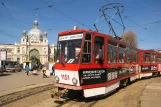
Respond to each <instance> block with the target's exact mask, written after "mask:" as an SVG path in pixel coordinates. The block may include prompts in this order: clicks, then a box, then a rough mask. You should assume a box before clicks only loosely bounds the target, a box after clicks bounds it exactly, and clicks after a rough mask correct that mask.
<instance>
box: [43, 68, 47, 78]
mask: <svg viewBox="0 0 161 107" xmlns="http://www.w3.org/2000/svg"><path fill="white" fill-rule="evenodd" d="M42 72H43V78H45V77H46V78H47V75H46V67H45V65H44V67H43V68H42Z"/></svg>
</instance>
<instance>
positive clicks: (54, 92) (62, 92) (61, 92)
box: [51, 87, 68, 99]
mask: <svg viewBox="0 0 161 107" xmlns="http://www.w3.org/2000/svg"><path fill="white" fill-rule="evenodd" d="M67 91H68V90H67V89H64V88H59V87H58V89H57V90H51V98H55V99H59V98H60V97H62V96H63V95H65V94H66V93H67Z"/></svg>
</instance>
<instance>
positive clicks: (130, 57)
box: [127, 47, 132, 63]
mask: <svg viewBox="0 0 161 107" xmlns="http://www.w3.org/2000/svg"><path fill="white" fill-rule="evenodd" d="M127 63H132V49H131V48H129V47H128V48H127Z"/></svg>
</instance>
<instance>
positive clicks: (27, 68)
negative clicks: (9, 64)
mask: <svg viewBox="0 0 161 107" xmlns="http://www.w3.org/2000/svg"><path fill="white" fill-rule="evenodd" d="M25 71H26V73H27V75H28V73H29V71H30V68H29V66H28V65H26V66H25Z"/></svg>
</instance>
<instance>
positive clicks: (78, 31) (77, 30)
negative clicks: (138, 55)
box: [58, 29, 136, 49]
mask: <svg viewBox="0 0 161 107" xmlns="http://www.w3.org/2000/svg"><path fill="white" fill-rule="evenodd" d="M84 32H89V33H95V34H98V35H99V36H103V37H107V38H110V40H113V41H115V42H117V43H121V44H123V45H126V46H128V45H127V44H126V43H125V42H123V41H120V40H119V38H120V37H118V38H115V37H112V36H110V35H108V34H104V33H101V32H97V31H93V30H90V29H88V30H85V29H76V30H67V31H64V32H60V33H59V34H58V36H62V35H69V34H70V33H71V34H74V33H84ZM133 48H135V47H133ZM135 49H136V48H135Z"/></svg>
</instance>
